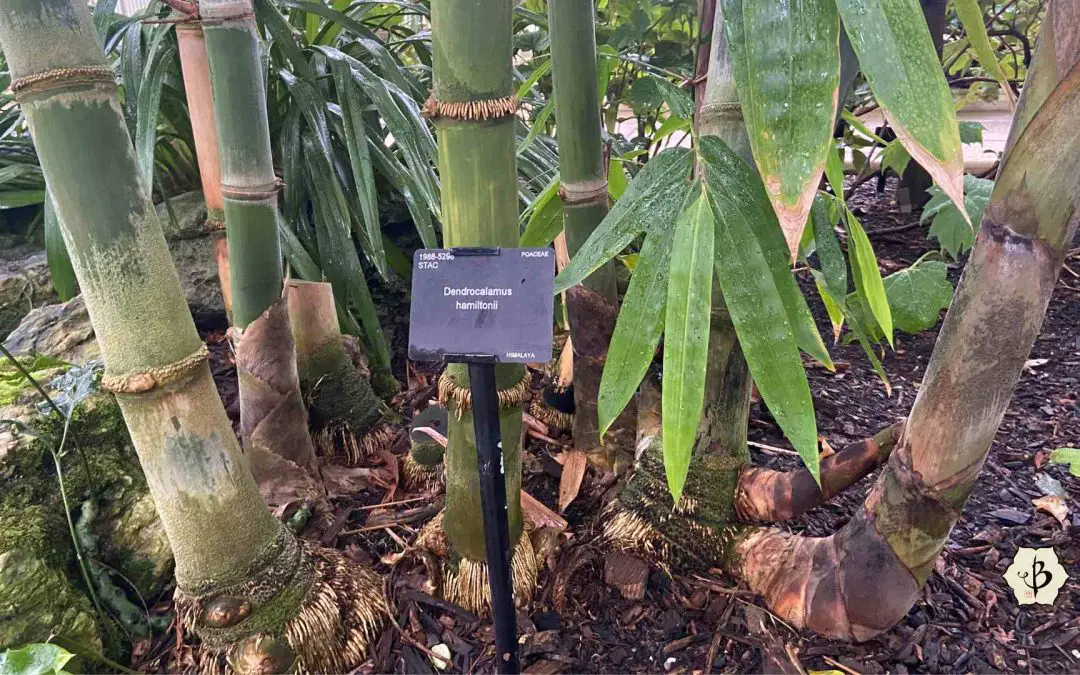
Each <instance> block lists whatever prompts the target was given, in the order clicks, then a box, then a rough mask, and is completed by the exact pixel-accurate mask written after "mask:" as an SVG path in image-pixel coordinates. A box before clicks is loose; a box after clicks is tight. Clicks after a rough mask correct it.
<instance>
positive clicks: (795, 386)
mask: <svg viewBox="0 0 1080 675" xmlns="http://www.w3.org/2000/svg"><path fill="white" fill-rule="evenodd" d="M698 148H699V152H700V155H701V158H702V160H703V162H704V164H705V184H706V187H707V189H708V194H709V199H710V203H711V205H712V209H713V214H714V216H715V218H716V239H715V246H714V251H715V256H714V258H715V262H714V269H715V271H716V278H717V280H718V281H719V282H720V288H721V289H722V290H723V293H724V301H725V302H726V303H727V307H728V311H729V312H730V313H731V320H732V322H733V323H734V324H735V331H736V333H737V334H738V336H739V344H740V345H741V347H742V350H743V354H744V355H745V356H746V363H747V365H748V367H749V369H750V374H751V375H752V376H753V378H754V382H755V383H756V384H757V387H758V391H759V392H760V393H761V397H762V399H763V400H764V401H765V404H766V405H767V406H768V407H769V410H770V412H772V414H773V417H774V418H775V419H776V421H777V423H778V424H779V425H780V428H781V429H783V431H784V434H785V435H787V437H788V439H789V440H790V441H791V443H792V445H794V446H795V449H796V450H797V451H798V452H799V456H800V457H802V459H803V463H804V464H805V465H806V467H807V469H809V470H810V472H811V474H812V475H813V476H814V477H815V479H817V477H818V453H817V422H816V420H815V419H814V404H813V400H812V399H811V397H810V385H809V383H808V382H807V379H806V371H805V370H804V369H803V365H802V359H801V358H800V357H799V345H798V343H797V341H796V337H795V331H794V329H793V327H792V324H791V319H790V318H789V310H788V307H787V306H786V304H785V302H784V297H783V296H784V295H785V291H783V290H781V286H784V287H785V288H788V289H790V288H794V289H795V292H796V293H798V289H797V288H796V287H795V282H794V280H793V278H792V276H791V273H790V270H789V268H788V265H787V247H786V246H785V245H784V243H783V241H782V238H781V242H780V245H779V248H778V249H777V250H778V251H779V253H780V263H779V266H780V268H781V270H782V271H783V272H784V275H785V276H778V275H777V274H776V273H775V271H774V269H773V268H774V267H775V266H776V256H775V255H768V254H767V253H766V251H765V250H764V247H763V246H762V243H761V241H762V240H761V237H760V231H761V230H770V231H773V232H775V234H776V236H777V237H779V236H780V234H779V232H780V231H779V227H777V225H776V215H775V213H773V210H772V208H771V206H770V205H769V202H768V197H767V195H766V194H765V189H764V187H762V185H761V182H760V180H759V179H758V177H757V176H756V174H754V172H753V170H752V169H751V168H750V167H749V166H747V165H746V164H745V163H744V162H743V161H742V160H741V159H739V157H738V156H737V155H735V153H733V152H732V151H731V150H730V149H729V148H728V147H727V146H726V145H724V143H723V142H722V141H720V140H719V139H718V138H716V137H713V136H708V137H705V138H702V139H701V140H700V143H699V145H698ZM768 245H769V244H767V245H766V246H768ZM772 246H773V247H774V248H775V244H773V245H772ZM784 280H786V281H784ZM786 293H787V294H789V293H790V290H788V291H786ZM800 297H801V295H800ZM803 305H804V306H805V300H804V301H803ZM818 340H819V341H820V337H819V338H818Z"/></svg>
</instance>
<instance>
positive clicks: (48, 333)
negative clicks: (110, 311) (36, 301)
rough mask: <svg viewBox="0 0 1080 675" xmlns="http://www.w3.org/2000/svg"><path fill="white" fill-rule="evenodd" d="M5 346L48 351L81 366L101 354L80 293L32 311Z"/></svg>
mask: <svg viewBox="0 0 1080 675" xmlns="http://www.w3.org/2000/svg"><path fill="white" fill-rule="evenodd" d="M5 346H6V347H7V348H8V349H9V350H10V351H11V352H12V353H14V354H20V355H21V354H26V355H29V354H48V355H49V356H53V357H56V358H58V359H63V360H64V361H67V362H68V363H76V364H80V365H82V364H84V363H86V362H87V361H89V360H90V359H96V358H100V357H101V348H100V347H99V346H98V343H97V340H96V339H95V338H94V329H93V327H92V326H91V325H90V315H89V314H88V313H87V311H86V304H85V303H83V299H82V296H81V295H77V296H75V297H74V298H72V299H71V300H68V301H67V302H64V303H60V304H56V305H45V306H44V307H39V308H37V309H35V310H32V311H31V312H30V313H29V314H27V315H26V317H25V318H23V320H22V323H20V324H19V327H18V328H16V329H15V330H13V331H12V332H11V334H10V335H8V338H7V342H6V343H5Z"/></svg>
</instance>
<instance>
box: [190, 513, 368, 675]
mask: <svg viewBox="0 0 1080 675" xmlns="http://www.w3.org/2000/svg"><path fill="white" fill-rule="evenodd" d="M281 532H282V534H281V535H279V536H278V538H277V539H275V540H274V542H273V543H272V544H271V545H270V546H269V547H268V548H267V549H266V550H265V551H264V553H265V555H260V556H259V557H257V558H256V563H257V564H261V565H263V568H262V569H261V570H257V571H255V572H253V573H252V574H251V575H249V578H248V579H247V580H245V581H242V582H240V583H237V584H234V585H232V586H226V587H224V588H219V589H214V590H203V594H202V595H198V594H195V593H193V592H190V591H187V592H186V591H183V590H181V589H179V588H178V589H177V591H176V596H175V601H176V609H177V617H178V619H179V621H180V623H181V625H183V626H184V627H185V628H186V629H192V628H196V627H197V628H198V632H199V635H200V637H201V638H202V640H203V645H204V648H203V649H201V650H200V653H199V655H198V657H197V658H198V662H199V664H198V666H199V667H198V670H199V671H200V672H203V673H224V672H228V671H229V665H230V664H233V663H235V662H236V660H237V659H238V658H239V659H241V660H245V659H248V658H254V659H256V660H257V659H258V657H259V651H260V650H259V649H258V648H257V647H258V645H257V644H253V643H252V640H255V641H256V643H257V642H259V641H260V640H263V639H272V640H276V639H279V638H283V641H284V642H285V643H287V645H288V650H289V651H291V652H292V653H293V654H295V659H296V666H297V668H296V670H297V672H335V673H340V672H348V671H349V670H351V669H353V668H355V667H356V666H358V665H359V664H361V663H362V662H363V661H364V659H365V658H367V653H368V646H369V645H370V643H371V640H372V638H373V637H374V633H375V630H376V629H377V628H378V625H379V623H380V622H381V621H382V619H383V618H384V617H386V616H388V615H389V605H388V603H387V601H386V598H385V596H384V595H383V589H382V583H381V581H380V579H379V577H378V575H376V574H375V573H374V572H372V571H371V570H369V569H366V568H363V567H360V566H358V565H356V564H355V563H354V562H352V561H350V560H349V559H348V558H346V557H345V555H344V554H342V553H341V552H340V551H337V550H334V549H327V548H322V547H319V546H316V545H315V544H312V543H310V542H306V541H299V540H297V539H296V538H295V537H292V536H291V535H289V534H288V533H287V529H286V528H284V527H282V529H281ZM221 599H226V600H229V599H235V600H242V604H240V605H237V606H242V607H244V608H245V611H244V612H242V613H240V612H236V613H235V614H236V616H237V617H238V618H237V620H236V621H234V622H232V623H230V624H229V625H227V626H208V625H207V618H208V617H207V614H208V610H212V609H213V607H214V605H215V603H218V604H220V603H219V601H220V600H221ZM294 603H295V605H296V606H298V610H293V612H295V613H292V615H291V618H288V619H287V620H285V621H282V616H281V614H282V613H283V612H285V611H289V610H288V609H287V607H288V606H289V605H293V604H294ZM233 604H236V603H233ZM260 609H261V610H263V611H261V612H260ZM286 616H288V615H286ZM252 649H254V653H253V654H251V655H245V654H242V653H241V652H242V651H244V650H248V651H251V650H252Z"/></svg>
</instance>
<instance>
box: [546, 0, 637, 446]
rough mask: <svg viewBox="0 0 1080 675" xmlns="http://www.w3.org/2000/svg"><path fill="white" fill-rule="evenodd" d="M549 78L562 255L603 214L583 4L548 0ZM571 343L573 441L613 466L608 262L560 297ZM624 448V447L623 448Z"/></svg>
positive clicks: (603, 173) (626, 418) (611, 277)
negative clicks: (602, 396)
mask: <svg viewBox="0 0 1080 675" xmlns="http://www.w3.org/2000/svg"><path fill="white" fill-rule="evenodd" d="M548 29H549V35H550V36H551V78H552V85H553V87H554V96H555V123H556V136H557V138H558V142H559V177H560V181H561V183H562V184H561V186H560V189H559V197H560V198H561V199H562V202H563V231H564V232H565V233H566V244H567V248H568V250H569V253H570V255H571V256H572V255H574V254H575V253H577V251H578V249H579V248H581V245H582V244H583V243H585V241H586V240H587V239H588V238H589V236H590V235H591V234H592V233H593V231H594V230H595V229H596V226H597V225H599V224H600V221H601V220H603V219H604V216H605V215H607V211H608V182H607V167H606V166H605V165H604V157H603V152H602V148H601V142H600V102H599V100H598V92H597V79H596V37H595V28H594V9H593V4H592V3H591V2H578V1H577V0H550V2H548ZM566 302H567V310H568V312H569V315H570V333H571V343H572V344H573V349H574V408H575V415H574V424H573V432H574V445H575V447H576V448H577V449H579V450H582V451H584V452H586V453H588V454H589V455H590V456H591V457H593V458H596V459H602V460H603V461H601V462H600V463H601V464H605V465H608V466H614V464H615V462H614V459H615V457H614V456H613V455H614V453H615V452H616V451H618V449H619V448H618V443H617V442H616V439H617V438H620V437H622V436H627V437H629V436H630V435H631V434H628V433H627V434H622V433H620V432H621V431H622V430H626V429H632V428H633V423H634V412H633V406H628V408H627V409H626V410H624V411H623V414H622V415H621V416H620V418H619V420H617V421H616V423H615V424H614V425H613V426H612V430H611V433H609V439H608V440H609V441H610V442H609V443H607V444H604V445H602V444H601V441H600V435H599V424H598V419H597V411H596V405H597V399H598V398H599V393H600V377H601V375H602V374H603V370H604V361H605V359H606V358H607V349H608V344H609V343H610V342H611V335H612V333H613V332H614V330H615V317H616V314H617V308H618V302H619V297H618V290H617V289H616V287H615V268H614V265H613V263H611V262H610V261H609V262H607V263H605V264H604V265H603V266H602V267H600V268H599V269H597V270H596V271H595V272H593V273H592V274H591V275H589V277H588V278H586V279H585V281H583V282H582V284H581V287H580V288H574V289H572V290H571V291H570V292H569V293H567V296H566ZM625 450H626V449H625V448H624V451H625Z"/></svg>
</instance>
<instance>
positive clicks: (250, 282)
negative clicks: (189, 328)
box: [200, 0, 282, 328]
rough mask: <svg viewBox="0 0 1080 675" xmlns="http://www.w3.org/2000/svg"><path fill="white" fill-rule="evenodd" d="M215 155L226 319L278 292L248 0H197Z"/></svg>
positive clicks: (255, 314)
mask: <svg viewBox="0 0 1080 675" xmlns="http://www.w3.org/2000/svg"><path fill="white" fill-rule="evenodd" d="M200 8H201V12H202V16H203V19H204V21H203V34H204V36H205V41H206V53H207V56H208V57H209V60H210V79H211V82H212V84H213V95H214V118H215V120H216V127H217V135H218V145H219V147H218V154H219V156H220V161H221V181H222V196H223V198H224V199H223V202H224V212H225V230H226V233H227V237H228V241H229V268H230V273H231V285H232V295H233V325H235V326H237V327H238V328H246V327H247V326H248V324H250V323H251V322H253V321H255V320H256V319H257V318H259V316H261V315H262V313H263V312H265V311H266V309H267V308H268V307H270V305H271V304H272V303H274V302H276V301H278V300H280V299H281V285H282V276H281V247H280V244H279V242H278V230H277V228H278V212H277V199H278V189H277V178H276V176H275V175H274V164H273V157H272V155H271V151H270V128H269V123H268V121H267V116H266V88H265V86H264V80H265V78H264V77H263V70H262V60H261V56H260V53H259V39H258V36H257V34H256V32H255V19H254V16H253V14H252V6H251V2H250V0H202V2H201V3H200Z"/></svg>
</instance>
